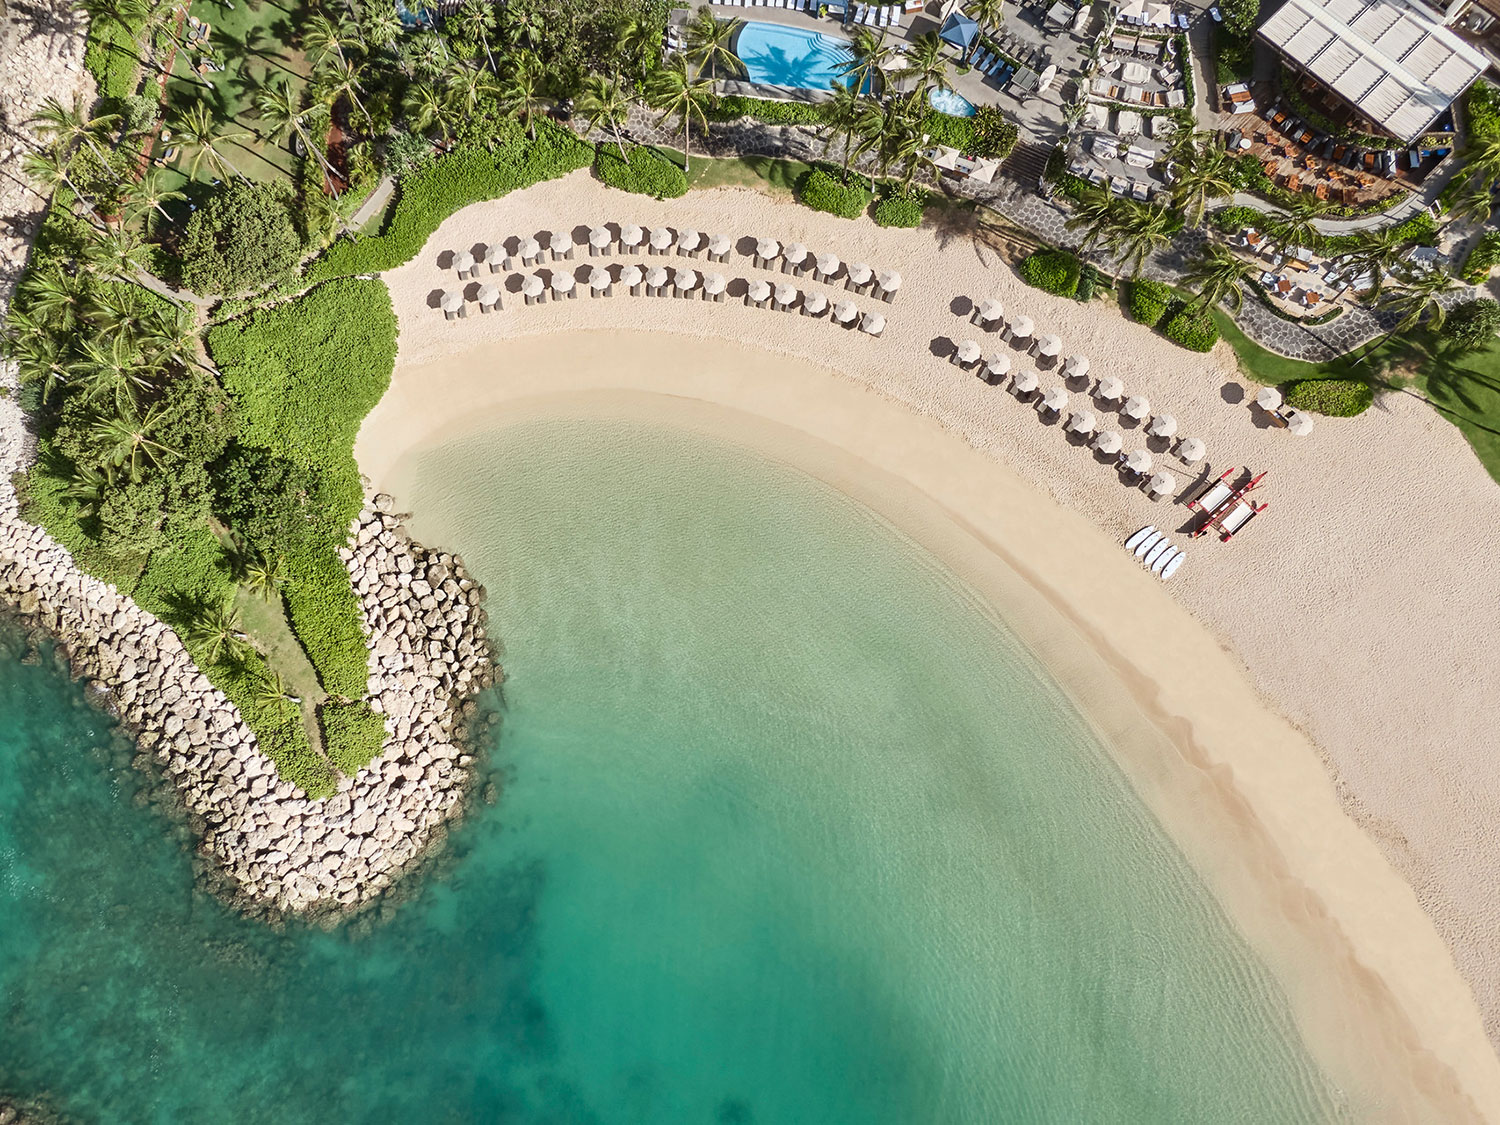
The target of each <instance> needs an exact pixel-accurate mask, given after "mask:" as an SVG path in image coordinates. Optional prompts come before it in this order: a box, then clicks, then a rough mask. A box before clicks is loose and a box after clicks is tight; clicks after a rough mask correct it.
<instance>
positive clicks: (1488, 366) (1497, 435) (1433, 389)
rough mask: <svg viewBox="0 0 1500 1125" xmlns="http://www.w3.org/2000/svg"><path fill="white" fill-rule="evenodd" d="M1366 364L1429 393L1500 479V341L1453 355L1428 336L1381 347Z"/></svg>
mask: <svg viewBox="0 0 1500 1125" xmlns="http://www.w3.org/2000/svg"><path fill="white" fill-rule="evenodd" d="M1365 366H1366V367H1367V368H1371V369H1373V372H1372V373H1373V374H1375V375H1376V376H1378V377H1380V378H1382V379H1384V380H1386V381H1388V382H1391V383H1396V384H1405V385H1406V387H1407V389H1409V390H1410V391H1412V392H1415V393H1418V394H1423V395H1425V396H1426V398H1427V401H1428V402H1430V403H1431V404H1432V406H1433V409H1435V410H1436V411H1437V412H1438V413H1439V414H1441V415H1442V416H1443V417H1445V418H1447V419H1448V420H1449V421H1450V422H1452V423H1453V424H1454V425H1455V426H1457V427H1458V428H1459V430H1460V431H1461V432H1462V433H1463V435H1464V437H1466V438H1468V439H1469V444H1470V445H1471V446H1473V447H1474V453H1475V455H1476V456H1477V457H1478V458H1479V461H1480V463H1481V464H1482V465H1484V467H1485V468H1486V469H1488V470H1489V474H1490V476H1492V477H1494V478H1495V480H1497V481H1500V339H1495V340H1491V341H1490V344H1489V346H1488V347H1486V348H1484V349H1483V350H1482V351H1477V352H1468V353H1465V354H1454V353H1453V352H1451V351H1449V350H1447V349H1445V348H1444V347H1443V346H1442V345H1441V343H1440V342H1439V341H1437V340H1435V339H1434V338H1433V337H1432V335H1431V334H1430V333H1425V332H1424V333H1419V334H1415V335H1412V336H1408V337H1407V338H1405V339H1404V340H1402V341H1399V342H1392V343H1390V344H1388V345H1386V346H1385V347H1384V348H1381V349H1377V351H1376V353H1375V357H1374V358H1373V359H1371V360H1370V362H1369V363H1367V364H1365Z"/></svg>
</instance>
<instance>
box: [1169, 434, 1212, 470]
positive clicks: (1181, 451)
mask: <svg viewBox="0 0 1500 1125" xmlns="http://www.w3.org/2000/svg"><path fill="white" fill-rule="evenodd" d="M1207 453H1208V447H1207V446H1206V445H1204V444H1203V443H1202V442H1201V441H1199V440H1198V439H1197V438H1195V437H1190V438H1183V439H1182V441H1180V442H1179V443H1178V445H1177V456H1178V458H1179V459H1181V460H1182V461H1185V462H1186V463H1187V464H1189V465H1196V464H1197V463H1198V462H1199V461H1201V460H1203V458H1204V456H1205V455H1206V454H1207Z"/></svg>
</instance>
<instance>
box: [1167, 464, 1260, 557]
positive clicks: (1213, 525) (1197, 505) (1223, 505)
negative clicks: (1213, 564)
mask: <svg viewBox="0 0 1500 1125" xmlns="http://www.w3.org/2000/svg"><path fill="white" fill-rule="evenodd" d="M1248 471H1249V470H1248V469H1241V468H1240V467H1238V466H1236V467H1234V468H1231V469H1225V470H1224V473H1223V475H1222V476H1220V477H1219V479H1218V480H1216V481H1214V483H1213V484H1211V485H1209V486H1208V488H1207V489H1206V490H1205V491H1204V493H1203V495H1201V496H1199V497H1198V498H1197V499H1196V500H1189V501H1188V504H1187V506H1188V508H1189V509H1190V510H1192V511H1195V512H1200V513H1202V515H1203V522H1202V523H1201V524H1199V525H1198V526H1197V527H1196V528H1194V529H1193V531H1192V532H1191V533H1190V535H1189V538H1191V539H1196V538H1198V536H1200V535H1205V534H1207V533H1208V532H1210V531H1212V532H1214V533H1216V534H1217V535H1218V536H1219V538H1220V539H1221V540H1222V541H1223V542H1225V543H1228V542H1229V541H1230V540H1231V539H1233V538H1234V536H1235V533H1236V532H1239V531H1243V530H1244V527H1245V525H1246V524H1247V523H1249V522H1250V521H1251V520H1253V519H1254V518H1255V517H1256V516H1258V515H1260V513H1262V512H1264V511H1265V510H1266V508H1268V507H1269V506H1270V505H1268V504H1257V503H1256V502H1255V501H1254V500H1250V499H1247V494H1248V493H1250V492H1253V491H1254V490H1255V488H1256V486H1258V485H1259V484H1260V482H1261V481H1263V480H1265V478H1266V474H1265V473H1261V474H1260V475H1259V476H1256V477H1251V478H1250V480H1249V482H1248V483H1246V484H1242V485H1240V486H1239V487H1238V488H1236V487H1234V485H1232V484H1230V483H1229V481H1230V478H1231V477H1234V476H1235V475H1237V474H1238V473H1241V472H1248Z"/></svg>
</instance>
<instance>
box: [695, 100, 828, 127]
mask: <svg viewBox="0 0 1500 1125" xmlns="http://www.w3.org/2000/svg"><path fill="white" fill-rule="evenodd" d="M831 104H832V103H830V102H773V101H771V100H769V99H767V98H746V97H742V96H740V95H738V94H735V95H731V96H730V97H727V98H720V99H719V102H718V105H717V106H715V107H714V109H713V110H712V111H711V112H710V114H709V117H710V119H711V120H714V121H738V120H739V119H740V118H741V117H753V118H755V119H756V120H757V121H766V122H769V123H770V124H773V125H821V124H823V123H824V122H825V121H827V119H828V108H827V107H828V106H829V105H831Z"/></svg>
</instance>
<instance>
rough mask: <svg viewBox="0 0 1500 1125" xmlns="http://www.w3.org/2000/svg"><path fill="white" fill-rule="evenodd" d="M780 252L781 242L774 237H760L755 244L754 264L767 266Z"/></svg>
mask: <svg viewBox="0 0 1500 1125" xmlns="http://www.w3.org/2000/svg"><path fill="white" fill-rule="evenodd" d="M780 253H781V243H779V242H777V241H776V240H775V239H774V238H762V239H761V240H760V241H759V242H757V243H756V244H755V264H756V265H758V266H769V265H770V264H771V263H772V262H774V261H775V260H776V257H777V255H779V254H780Z"/></svg>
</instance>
